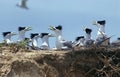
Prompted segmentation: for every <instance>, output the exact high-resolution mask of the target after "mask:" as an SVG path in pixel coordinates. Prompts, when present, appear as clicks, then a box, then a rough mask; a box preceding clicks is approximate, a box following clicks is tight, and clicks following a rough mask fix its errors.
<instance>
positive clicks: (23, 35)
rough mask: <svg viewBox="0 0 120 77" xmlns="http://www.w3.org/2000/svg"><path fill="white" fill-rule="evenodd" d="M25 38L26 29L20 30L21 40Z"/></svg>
mask: <svg viewBox="0 0 120 77" xmlns="http://www.w3.org/2000/svg"><path fill="white" fill-rule="evenodd" d="M24 39H25V31H20V32H19V40H20V41H22V40H24Z"/></svg>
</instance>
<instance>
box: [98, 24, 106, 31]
mask: <svg viewBox="0 0 120 77" xmlns="http://www.w3.org/2000/svg"><path fill="white" fill-rule="evenodd" d="M99 31H101V32H103V33H105V26H104V25H100V26H99Z"/></svg>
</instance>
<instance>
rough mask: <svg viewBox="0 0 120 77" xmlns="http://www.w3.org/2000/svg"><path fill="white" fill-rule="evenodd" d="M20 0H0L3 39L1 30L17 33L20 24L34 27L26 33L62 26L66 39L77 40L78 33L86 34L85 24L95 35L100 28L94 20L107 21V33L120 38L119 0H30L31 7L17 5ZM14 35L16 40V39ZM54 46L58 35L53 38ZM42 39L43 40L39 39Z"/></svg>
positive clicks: (52, 43)
mask: <svg viewBox="0 0 120 77" xmlns="http://www.w3.org/2000/svg"><path fill="white" fill-rule="evenodd" d="M20 2H21V0H0V33H1V34H0V41H1V42H2V40H3V37H2V32H5V31H13V32H17V33H18V31H17V28H18V26H31V27H33V30H32V31H29V32H28V33H27V34H26V36H27V37H29V34H30V33H34V32H38V33H41V32H49V33H53V32H52V31H49V30H48V27H49V26H50V25H54V26H58V25H62V26H63V37H64V39H65V40H72V41H73V40H75V37H76V36H80V35H85V32H83V30H82V26H83V25H84V26H86V27H89V28H91V29H93V32H92V37H93V39H95V38H96V34H97V27H95V26H93V25H92V21H93V20H106V28H105V29H106V33H107V35H108V36H112V35H115V36H114V37H112V38H111V41H112V40H116V38H117V37H120V0H28V1H27V6H28V8H29V9H28V10H26V9H21V8H18V7H16V4H18V3H20ZM17 37H18V36H14V37H13V40H17ZM49 40H50V45H51V47H54V40H55V38H50V39H49ZM39 42H41V41H40V40H39ZM39 44H40V43H39Z"/></svg>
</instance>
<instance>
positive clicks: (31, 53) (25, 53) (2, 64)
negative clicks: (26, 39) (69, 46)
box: [0, 46, 120, 77]
mask: <svg viewBox="0 0 120 77" xmlns="http://www.w3.org/2000/svg"><path fill="white" fill-rule="evenodd" d="M114 56H115V59H112V58H114ZM119 61H120V49H119V48H117V49H116V48H112V49H109V48H108V49H106V48H99V49H81V50H76V51H71V50H69V51H43V50H39V51H38V50H27V49H23V48H16V47H9V46H5V47H0V77H120V62H119Z"/></svg>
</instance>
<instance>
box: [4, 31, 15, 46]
mask: <svg viewBox="0 0 120 77" xmlns="http://www.w3.org/2000/svg"><path fill="white" fill-rule="evenodd" d="M2 35H3V38H4V43H7V44H10V43H14V42H13V41H12V40H11V37H12V36H14V35H16V33H14V32H10V31H8V32H3V33H2Z"/></svg>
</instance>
